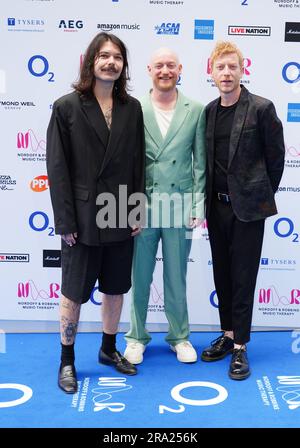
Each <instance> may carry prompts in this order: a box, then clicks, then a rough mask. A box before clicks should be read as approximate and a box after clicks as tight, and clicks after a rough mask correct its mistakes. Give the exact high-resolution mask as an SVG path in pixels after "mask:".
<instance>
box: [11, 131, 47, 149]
mask: <svg viewBox="0 0 300 448" xmlns="http://www.w3.org/2000/svg"><path fill="white" fill-rule="evenodd" d="M17 148H18V149H29V148H30V149H31V150H32V151H33V152H36V151H40V150H42V151H46V140H43V139H39V138H38V137H37V136H36V134H35V133H34V131H33V130H32V129H28V131H27V132H18V134H17Z"/></svg>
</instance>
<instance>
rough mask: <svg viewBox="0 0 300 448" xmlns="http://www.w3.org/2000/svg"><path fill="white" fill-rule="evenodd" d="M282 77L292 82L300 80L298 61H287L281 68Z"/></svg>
mask: <svg viewBox="0 0 300 448" xmlns="http://www.w3.org/2000/svg"><path fill="white" fill-rule="evenodd" d="M282 77H283V79H284V80H285V82H288V83H289V84H293V83H295V82H299V81H300V64H299V62H288V63H287V64H285V66H284V67H283V69H282Z"/></svg>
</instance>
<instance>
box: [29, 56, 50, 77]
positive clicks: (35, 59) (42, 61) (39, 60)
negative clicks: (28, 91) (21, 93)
mask: <svg viewBox="0 0 300 448" xmlns="http://www.w3.org/2000/svg"><path fill="white" fill-rule="evenodd" d="M28 70H29V72H30V73H31V74H32V76H36V77H38V78H40V77H42V76H45V75H47V74H48V75H49V78H48V82H54V81H55V79H54V73H53V72H49V62H48V60H47V58H45V56H42V55H41V54H35V55H34V56H31V58H30V59H29V61H28Z"/></svg>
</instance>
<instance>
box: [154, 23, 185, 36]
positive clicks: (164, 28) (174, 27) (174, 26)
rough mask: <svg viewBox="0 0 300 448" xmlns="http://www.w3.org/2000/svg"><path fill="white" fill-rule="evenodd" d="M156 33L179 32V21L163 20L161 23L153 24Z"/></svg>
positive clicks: (171, 33) (172, 33)
mask: <svg viewBox="0 0 300 448" xmlns="http://www.w3.org/2000/svg"><path fill="white" fill-rule="evenodd" d="M154 29H155V31H156V34H170V35H176V34H179V30H180V23H165V22H163V23H162V24H161V25H156V26H155V28H154Z"/></svg>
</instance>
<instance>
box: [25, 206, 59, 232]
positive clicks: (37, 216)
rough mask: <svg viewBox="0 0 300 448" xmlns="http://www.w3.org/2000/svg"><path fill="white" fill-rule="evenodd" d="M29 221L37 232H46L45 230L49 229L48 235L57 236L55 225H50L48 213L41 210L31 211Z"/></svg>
mask: <svg viewBox="0 0 300 448" xmlns="http://www.w3.org/2000/svg"><path fill="white" fill-rule="evenodd" d="M28 222H29V226H30V227H31V228H32V230H34V231H35V232H44V231H45V230H48V232H49V233H48V236H55V235H54V227H51V226H49V218H48V215H47V213H45V212H41V211H36V212H34V213H31V215H30V216H29V220H28Z"/></svg>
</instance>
